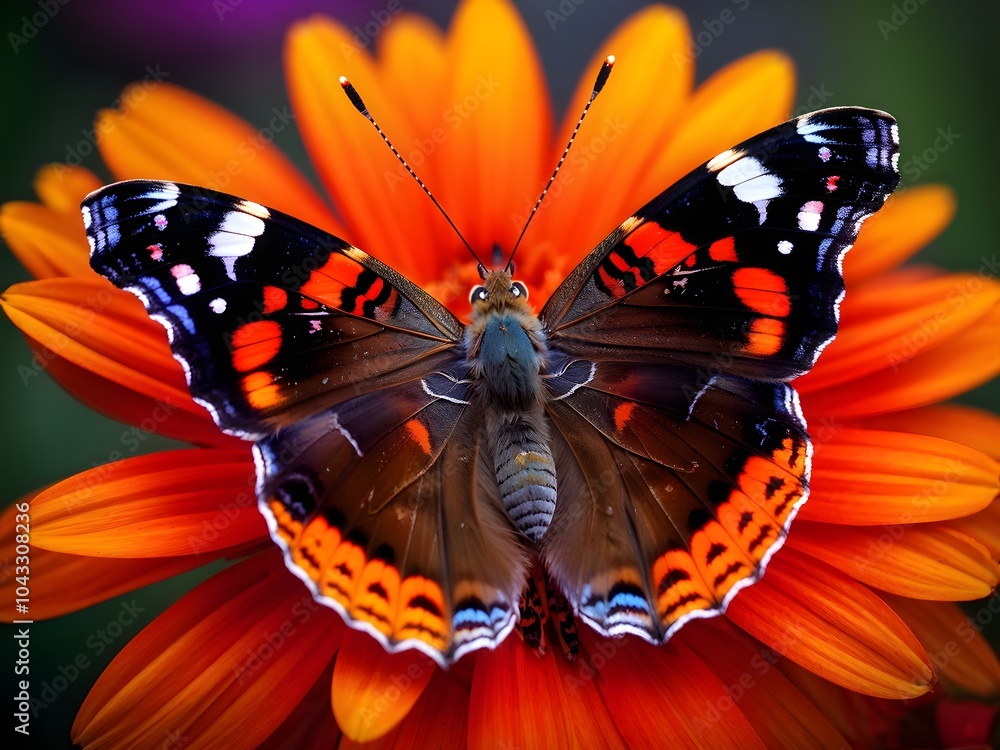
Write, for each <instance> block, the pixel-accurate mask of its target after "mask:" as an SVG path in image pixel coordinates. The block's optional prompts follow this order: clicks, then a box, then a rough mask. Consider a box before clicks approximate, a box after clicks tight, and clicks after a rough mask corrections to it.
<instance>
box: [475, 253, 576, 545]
mask: <svg viewBox="0 0 1000 750" xmlns="http://www.w3.org/2000/svg"><path fill="white" fill-rule="evenodd" d="M527 296H528V295H527V290H526V289H525V287H524V285H523V284H521V283H520V282H515V281H513V280H512V279H511V275H510V273H509V272H506V271H494V272H491V273H488V274H487V275H486V278H485V280H484V282H483V285H482V286H479V287H476V288H475V289H473V292H472V323H471V324H470V325H469V327H468V328H467V329H466V336H465V345H466V358H467V360H468V362H469V370H470V373H471V376H472V379H473V384H474V389H473V390H474V393H475V394H476V395H475V398H476V399H477V400H478V401H479V406H480V407H481V408H482V409H483V411H484V415H485V420H484V431H485V438H486V445H487V449H488V452H489V455H490V458H491V459H492V462H493V467H494V472H495V474H496V479H497V484H498V488H499V493H500V498H501V500H502V502H503V505H504V508H505V509H506V510H507V513H508V515H510V517H511V520H512V521H513V522H514V524H515V525H516V526H517V527H518V528H519V529H520V530H521V531H522V532H524V533H525V534H526V535H527V536H528V537H529V538H530V539H532V540H535V541H537V540H538V539H540V538H541V537H542V535H543V534H544V533H545V530H546V529H547V528H548V525H549V522H550V521H551V520H552V513H553V511H554V510H555V500H556V477H555V463H554V462H553V459H552V451H551V448H550V443H549V434H548V428H547V426H546V422H545V418H544V412H543V408H544V402H543V399H544V393H545V391H544V389H543V387H542V370H543V368H544V365H545V361H546V357H547V349H546V345H545V334H544V332H543V330H542V324H541V322H540V321H539V320H538V317H537V316H536V315H535V314H534V313H533V312H532V310H531V308H530V307H528V302H527Z"/></svg>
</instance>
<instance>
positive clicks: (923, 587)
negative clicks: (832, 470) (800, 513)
mask: <svg viewBox="0 0 1000 750" xmlns="http://www.w3.org/2000/svg"><path fill="white" fill-rule="evenodd" d="M788 544H790V545H791V546H792V547H793V548H795V549H798V550H801V551H802V552H805V553H807V554H810V555H812V556H813V557H816V558H819V559H821V560H825V561H826V562H828V563H830V564H831V565H833V566H834V567H835V568H839V569H840V570H842V571H844V572H845V573H847V574H848V575H849V576H852V577H853V578H856V579H857V580H859V581H861V582H862V583H864V584H867V585H868V586H873V587H875V588H877V589H882V590H883V591H889V592H892V593H894V594H899V595H901V596H909V597H913V598H915V599H934V600H937V601H955V600H959V601H969V600H972V599H979V598H981V597H984V596H988V595H989V594H990V592H991V591H993V587H994V586H996V585H997V584H998V583H1000V565H997V563H996V562H994V561H993V560H992V559H991V558H990V555H989V551H988V550H987V549H986V547H984V546H983V545H981V544H979V543H978V542H976V541H975V540H973V539H971V538H970V537H968V536H966V535H965V534H962V533H960V532H957V531H953V530H951V529H947V528H943V527H940V526H938V525H937V524H919V525H912V524H911V523H907V522H897V523H894V524H886V525H884V526H838V525H836V524H831V523H823V524H816V523H809V522H808V521H798V522H797V523H796V524H795V530H794V532H793V533H792V534H791V535H789V538H788Z"/></svg>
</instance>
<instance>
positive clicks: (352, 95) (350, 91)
mask: <svg viewBox="0 0 1000 750" xmlns="http://www.w3.org/2000/svg"><path fill="white" fill-rule="evenodd" d="M340 85H341V86H342V87H343V89H344V92H345V93H346V94H347V98H348V99H350V100H351V104H353V105H354V108H355V109H356V110H358V112H360V113H361V114H363V115H364V116H365V117H366V118H367V119H368V122H370V123H371V124H372V125H374V126H375V130H377V131H378V134H379V135H380V136H382V140H383V141H385V145H387V146H388V147H389V149H390V150H391V151H392V153H393V155H394V156H395V157H396V158H397V159H399V163H400V164H402V165H403V166H404V167H405V168H406V171H407V172H409V173H410V177H412V178H413V179H414V180H416V181H417V184H418V185H420V188H421V189H422V190H423V191H424V192H425V193H427V197H428V198H430V199H431V201H432V202H433V203H434V205H435V206H437V209H438V211H440V212H441V215H442V216H443V217H444V218H445V220H446V221H447V222H448V224H449V225H451V228H452V229H454V230H455V234H457V235H458V238H459V239H460V240H462V244H463V245H465V246H466V247H467V248H468V250H469V252H470V253H472V257H473V258H475V259H476V262H477V263H478V264H479V267H480V268H484V267H485V266H483V262H482V261H481V260H479V256H478V255H476V251H475V250H473V249H472V245H470V244H469V243H468V241H467V240H466V239H465V237H463V236H462V233H461V232H459V231H458V227H456V226H455V222H453V221H452V220H451V217H450V216H448V213H447V212H446V211H445V210H444V209H443V208H442V207H441V204H440V203H438V200H437V198H435V197H434V194H433V193H432V192H431V191H430V190H429V189H428V187H427V186H426V185H425V184H424V182H423V180H421V179H420V178H419V177H417V173H416V172H414V171H413V170H412V169H411V168H410V165H409V164H407V163H406V159H404V158H403V155H402V154H400V153H399V151H397V150H396V147H395V146H393V145H392V141H390V140H389V137H388V136H387V135H386V134H385V133H383V132H382V128H381V127H380V126H379V124H378V123H377V122H376V121H375V118H374V117H372V115H371V112H369V111H368V107H367V106H365V102H364V100H363V99H362V98H361V94H359V93H358V90H357V89H356V88H354V86H353V84H352V83H351V82H350V81H348V80H347V78H346V77H344V76H341V77H340Z"/></svg>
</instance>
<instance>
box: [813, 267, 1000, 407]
mask: <svg viewBox="0 0 1000 750" xmlns="http://www.w3.org/2000/svg"><path fill="white" fill-rule="evenodd" d="M843 309H844V314H843V317H842V319H841V331H840V334H839V335H838V336H837V338H836V340H834V342H833V343H832V344H830V346H829V347H828V348H827V350H826V351H825V352H824V353H823V356H822V357H821V358H820V360H819V363H818V364H817V366H816V367H815V368H814V369H813V370H812V372H810V373H808V374H806V375H804V376H803V377H801V378H799V379H798V380H797V381H796V388H797V389H798V390H799V392H800V394H801V395H802V403H803V407H804V409H805V411H806V413H807V414H809V415H810V416H813V415H815V416H833V417H836V418H838V419H841V420H846V419H856V418H860V417H867V416H872V415H876V414H884V413H886V412H890V411H899V410H903V409H911V408H914V407H917V406H924V405H927V404H931V403H934V402H937V401H941V400H944V399H947V398H950V397H952V396H954V395H956V394H959V393H962V392H964V391H966V390H969V389H970V388H972V387H974V386H976V385H979V384H980V383H982V382H984V381H986V380H988V379H989V378H991V377H993V376H994V375H996V374H997V373H998V372H1000V347H998V346H996V332H997V330H998V329H1000V283H997V282H995V281H991V280H988V279H986V280H984V279H983V278H981V277H980V276H977V275H972V274H945V275H936V276H932V277H925V278H918V277H916V276H915V275H913V274H909V273H905V272H896V273H894V274H890V275H888V276H885V277H883V278H881V279H880V280H878V281H877V282H870V283H868V284H865V285H864V286H862V287H861V288H860V289H858V290H855V291H854V293H853V294H852V293H851V292H850V291H849V292H848V295H847V298H846V300H845V302H844V308H843Z"/></svg>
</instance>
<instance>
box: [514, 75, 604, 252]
mask: <svg viewBox="0 0 1000 750" xmlns="http://www.w3.org/2000/svg"><path fill="white" fill-rule="evenodd" d="M614 65H615V56H614V55H608V57H607V58H606V59H605V60H604V63H603V64H602V65H601V69H600V70H599V71H598V72H597V80H596V81H594V90H593V91H592V92H591V94H590V98H589V99H588V100H587V104H586V105H585V106H584V108H583V112H581V113H580V119H579V120H577V121H576V127H575V128H573V133H572V135H570V137H569V143H567V144H566V148H564V149H563V152H562V156H560V157H559V163H558V164H556V168H555V170H554V171H553V172H552V176H551V177H549V181H548V182H547V183H545V189H544V190H542V194H541V195H539V196H538V200H537V201H535V206H534V208H532V209H531V214H530V215H529V216H528V220H527V221H526V222H524V227H523V228H522V229H521V234H519V235H518V236H517V242H515V243H514V248H513V249H512V250H511V251H510V258H508V259H507V265H506V266H504V268H510V266H511V264H512V263H513V262H514V253H516V252H517V248H518V246H519V245H520V244H521V240H522V239H523V238H524V233H525V232H527V231H528V227H529V226H531V220H532V219H534V218H535V214H536V213H537V211H538V207H539V206H540V205H541V204H542V201H543V200H544V199H545V196H546V194H547V193H548V192H549V188H550V187H552V183H553V182H555V179H556V175H557V174H559V170H560V169H562V165H563V162H564V161H566V154H568V153H569V150H570V148H571V147H572V146H573V141H575V140H576V134H577V133H579V132H580V126H581V125H583V118H584V117H586V116H587V112H589V111H590V105H591V104H593V103H594V99H596V98H597V95H598V94H600V93H601V89H603V88H604V84H605V83H607V82H608V76H610V75H611V68H613V67H614Z"/></svg>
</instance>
